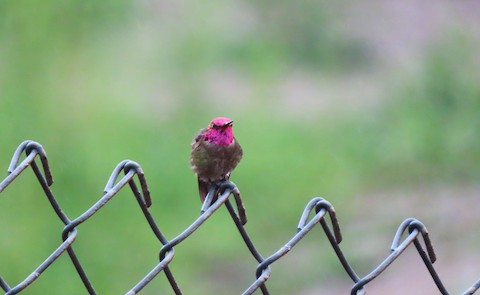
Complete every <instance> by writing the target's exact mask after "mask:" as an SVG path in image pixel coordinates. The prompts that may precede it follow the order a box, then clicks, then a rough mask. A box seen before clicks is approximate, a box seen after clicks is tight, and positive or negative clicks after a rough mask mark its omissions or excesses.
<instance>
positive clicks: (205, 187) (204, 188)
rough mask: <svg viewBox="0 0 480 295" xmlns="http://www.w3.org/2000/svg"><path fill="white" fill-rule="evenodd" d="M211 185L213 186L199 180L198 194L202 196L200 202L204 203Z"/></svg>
mask: <svg viewBox="0 0 480 295" xmlns="http://www.w3.org/2000/svg"><path fill="white" fill-rule="evenodd" d="M211 185H212V184H211V183H210V182H208V181H204V180H201V179H200V178H198V192H199V194H200V200H201V201H202V203H203V202H204V201H205V198H206V197H207V193H208V190H209V189H210V186H211Z"/></svg>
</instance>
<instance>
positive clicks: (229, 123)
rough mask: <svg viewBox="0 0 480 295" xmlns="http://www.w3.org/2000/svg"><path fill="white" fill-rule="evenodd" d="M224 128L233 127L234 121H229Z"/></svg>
mask: <svg viewBox="0 0 480 295" xmlns="http://www.w3.org/2000/svg"><path fill="white" fill-rule="evenodd" d="M223 126H225V127H227V126H233V121H229V122H227V123H225V124H223Z"/></svg>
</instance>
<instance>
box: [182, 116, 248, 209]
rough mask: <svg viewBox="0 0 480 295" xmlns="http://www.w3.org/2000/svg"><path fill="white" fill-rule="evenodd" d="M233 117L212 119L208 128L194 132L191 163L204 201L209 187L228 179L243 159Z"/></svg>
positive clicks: (201, 198)
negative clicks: (195, 133)
mask: <svg viewBox="0 0 480 295" xmlns="http://www.w3.org/2000/svg"><path fill="white" fill-rule="evenodd" d="M232 126H233V120H232V119H229V118H225V117H218V118H214V119H213V120H212V121H211V122H210V124H209V125H208V127H207V128H203V129H201V130H200V132H199V133H198V134H197V135H195V137H194V139H193V143H192V153H191V155H190V165H191V166H192V169H193V171H194V172H195V173H196V174H197V177H198V191H199V193H200V200H201V201H202V202H203V201H204V200H205V197H206V196H207V193H208V190H209V188H210V186H211V185H212V184H214V183H216V182H218V181H222V180H228V179H229V178H230V173H231V172H232V171H233V169H235V167H236V166H237V164H238V162H240V160H241V159H242V155H243V151H242V147H241V146H240V144H239V143H238V141H237V140H236V139H235V137H234V135H233V128H232Z"/></svg>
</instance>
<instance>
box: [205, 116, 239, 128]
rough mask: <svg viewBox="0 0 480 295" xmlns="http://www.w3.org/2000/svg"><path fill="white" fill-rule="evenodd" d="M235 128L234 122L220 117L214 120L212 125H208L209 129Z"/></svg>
mask: <svg viewBox="0 0 480 295" xmlns="http://www.w3.org/2000/svg"><path fill="white" fill-rule="evenodd" d="M232 126H233V120H232V119H229V118H225V117H218V118H215V119H213V120H212V122H210V124H209V125H208V129H217V130H220V129H227V128H230V129H231V128H232Z"/></svg>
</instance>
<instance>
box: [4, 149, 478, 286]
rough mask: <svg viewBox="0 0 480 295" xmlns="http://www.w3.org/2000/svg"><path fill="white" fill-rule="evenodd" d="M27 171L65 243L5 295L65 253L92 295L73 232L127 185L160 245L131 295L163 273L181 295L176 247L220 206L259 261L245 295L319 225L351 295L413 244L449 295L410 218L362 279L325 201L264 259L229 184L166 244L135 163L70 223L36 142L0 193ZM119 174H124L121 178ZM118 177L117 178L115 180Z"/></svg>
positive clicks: (313, 204) (121, 168)
mask: <svg viewBox="0 0 480 295" xmlns="http://www.w3.org/2000/svg"><path fill="white" fill-rule="evenodd" d="M23 152H25V154H26V158H25V159H24V160H23V161H21V162H20V158H21V156H22V153H23ZM36 158H40V162H41V165H42V168H43V169H40V168H39V166H38V165H37V162H36V161H35V160H36ZM29 166H31V167H32V169H33V171H34V173H35V176H36V177H37V179H38V182H39V183H40V184H41V186H42V188H43V191H44V192H45V195H46V197H47V198H48V200H49V201H50V204H51V206H52V207H53V209H54V210H55V213H56V214H57V216H58V218H60V220H61V221H62V222H63V224H65V227H64V228H63V231H62V241H63V242H62V243H61V244H60V245H59V246H58V247H57V249H56V250H55V251H53V253H51V254H50V256H48V257H47V258H46V259H45V260H44V261H43V262H42V263H41V264H40V265H39V266H38V267H37V268H36V269H35V270H34V271H33V272H32V273H31V274H30V275H29V276H27V277H26V278H25V279H24V280H23V281H21V282H20V283H17V284H16V285H14V286H10V285H9V284H8V283H7V282H6V281H5V280H4V279H3V278H2V277H1V276H0V287H1V288H2V289H3V290H4V291H5V292H6V293H5V294H8V295H10V294H17V293H20V292H22V291H23V290H25V289H26V288H27V287H28V286H30V285H31V284H33V283H34V282H35V280H36V279H37V278H38V277H39V276H40V275H41V274H42V273H43V272H44V271H45V270H46V269H47V268H48V267H50V266H51V265H52V264H53V263H55V261H56V260H57V259H58V258H59V257H60V256H61V255H64V253H65V252H67V253H68V255H69V256H70V259H71V261H72V263H73V265H74V266H75V269H76V271H77V273H78V275H79V276H80V278H81V280H82V282H83V284H84V286H85V289H86V290H87V292H88V293H89V294H96V292H95V289H94V287H93V285H92V283H91V281H90V280H89V278H88V276H87V273H86V272H85V271H84V269H83V267H82V264H81V263H80V260H79V259H78V258H77V255H76V254H75V251H74V249H73V246H72V245H73V243H74V242H75V239H76V238H77V227H78V226H79V225H81V224H82V223H83V222H85V221H86V220H88V219H89V218H90V217H92V216H93V215H94V214H96V213H98V212H99V210H100V209H102V207H103V206H104V205H105V204H106V203H107V202H109V201H110V200H111V199H112V198H113V197H114V196H115V195H116V194H117V193H118V192H119V191H120V190H122V189H123V188H124V187H125V186H126V185H127V184H128V185H129V186H130V189H131V191H132V193H133V195H134V196H135V198H136V200H137V202H138V205H139V206H140V208H141V210H142V212H143V214H144V216H145V218H146V220H147V222H148V224H149V225H150V228H151V230H152V233H153V234H154V235H155V236H156V238H157V239H158V240H159V242H160V243H161V247H160V252H159V262H158V264H157V265H156V266H155V267H154V268H153V269H152V270H151V271H150V272H149V273H148V274H146V275H145V276H144V277H143V278H142V279H141V280H140V281H139V282H138V283H137V284H136V285H135V286H133V287H132V288H131V289H130V290H129V291H128V292H127V293H126V294H129V295H131V294H137V293H139V292H140V291H141V290H142V289H143V288H144V287H145V286H146V285H148V284H149V283H150V282H151V281H152V280H153V279H154V278H155V277H156V276H157V275H158V274H159V273H161V272H163V273H164V274H165V276H166V277H167V279H168V282H169V284H170V286H171V289H172V290H173V292H174V293H175V294H182V291H181V288H180V286H179V284H178V283H177V282H176V280H175V276H174V274H173V273H172V271H171V270H170V268H169V263H170V262H171V261H172V260H173V257H174V247H175V246H176V245H178V244H180V243H182V242H184V241H185V240H187V239H188V237H189V236H190V235H191V234H193V233H194V232H195V231H196V230H197V229H198V228H200V227H201V226H202V224H203V223H204V222H205V221H207V219H208V218H210V217H211V216H212V215H213V214H214V213H215V212H216V211H217V209H218V208H220V207H221V206H222V205H225V206H226V207H227V209H228V212H229V213H230V216H231V218H232V220H233V221H234V223H235V225H236V227H237V229H238V232H239V233H240V235H241V236H242V238H243V241H244V242H245V245H246V247H248V249H249V251H250V253H251V255H252V256H253V257H254V258H255V259H256V260H257V261H258V266H257V268H256V270H255V277H256V279H255V280H254V281H253V282H252V284H251V285H250V286H246V289H245V291H244V292H243V294H244V295H247V294H253V293H254V292H255V291H257V290H258V289H260V291H261V292H262V293H263V294H269V291H268V288H267V284H266V282H267V280H268V279H269V278H270V276H271V275H272V265H273V264H274V263H275V262H276V261H278V260H279V259H281V258H282V257H283V256H285V255H286V254H287V253H288V252H289V251H290V250H292V248H293V247H295V245H297V244H298V243H299V242H300V241H301V240H302V239H303V238H304V237H305V236H307V235H308V234H309V233H310V232H311V230H312V229H313V228H314V227H315V226H316V225H318V224H320V226H321V227H322V229H323V231H324V233H325V235H326V236H327V239H328V240H329V242H330V244H331V246H332V248H333V250H334V252H335V254H336V256H337V257H338V259H339V261H340V263H341V264H342V266H343V268H344V270H345V272H346V273H347V275H348V276H349V277H350V278H351V280H352V281H353V287H352V289H351V294H352V295H354V294H365V292H366V285H367V284H368V283H369V282H371V281H372V280H374V279H375V278H377V277H379V276H380V275H381V274H382V273H383V272H384V271H385V270H386V269H387V268H388V267H389V266H390V265H391V264H392V263H393V262H394V261H395V260H396V259H397V258H398V257H399V256H400V255H402V253H403V252H404V251H405V250H406V249H407V248H408V247H409V246H411V245H412V244H413V245H414V246H415V248H416V249H417V251H418V253H419V254H420V257H421V258H422V260H423V262H424V264H425V266H426V267H427V269H428V272H429V273H430V275H431V278H432V279H433V281H434V282H435V284H436V286H437V288H438V290H439V291H440V293H441V294H449V292H448V291H447V290H446V288H445V286H444V285H443V283H442V280H441V279H440V277H439V276H438V274H437V272H436V271H435V268H434V266H433V264H434V262H435V260H436V256H435V252H434V250H433V246H432V243H431V241H430V239H429V236H428V231H427V229H426V227H425V225H423V224H422V223H421V222H420V221H418V220H416V219H414V218H408V219H406V220H405V221H403V222H402V223H401V224H400V226H399V227H398V229H397V231H396V233H395V236H394V238H393V242H392V246H391V253H390V255H388V257H386V258H385V260H383V261H382V263H380V264H379V265H378V266H377V267H376V268H375V269H374V270H372V271H371V272H370V273H369V274H367V275H365V276H363V277H360V276H359V275H358V274H357V273H356V272H355V270H354V269H353V268H352V267H351V266H350V264H349V262H348V260H347V259H346V257H345V255H344V254H343V252H342V249H341V248H340V242H341V241H342V235H341V231H340V226H339V224H338V221H337V218H336V215H335V210H334V208H333V206H332V205H331V204H330V203H329V202H328V201H326V200H325V199H323V198H320V197H317V198H314V199H312V200H311V201H310V202H308V204H307V205H306V207H305V209H304V210H303V213H302V215H301V217H300V221H299V223H298V227H297V229H298V230H297V233H296V234H295V235H294V236H293V237H292V238H291V239H290V240H289V241H288V242H287V243H286V244H285V245H283V246H282V247H281V248H280V249H279V250H278V251H277V252H275V253H273V254H272V255H270V256H268V257H266V258H265V257H263V256H262V255H261V254H260V253H259V252H258V251H257V249H256V248H255V245H254V243H253V241H252V240H251V239H250V237H249V235H248V233H247V231H246V229H245V227H244V225H245V224H246V221H247V219H246V215H245V209H244V206H243V202H242V200H241V197H240V191H239V190H238V188H237V186H236V185H235V184H234V183H232V182H230V181H226V182H222V183H218V184H216V185H214V186H212V187H211V188H210V191H209V193H208V195H207V197H206V199H205V202H204V204H203V206H202V209H201V215H200V216H199V217H198V218H197V219H196V220H195V221H194V222H193V223H192V224H191V225H190V226H188V227H187V228H186V229H185V230H184V231H183V232H182V233H180V234H179V235H178V236H176V237H174V238H172V239H170V240H168V239H167V238H166V237H165V236H164V235H163V234H162V232H161V231H160V229H159V227H158V226H157V224H156V222H155V219H154V218H153V217H152V215H151V214H150V211H149V209H148V208H149V207H150V205H151V204H152V201H151V199H150V193H149V190H148V185H147V182H146V180H145V176H144V173H143V170H142V168H141V167H140V165H139V164H137V163H135V162H133V161H129V160H125V161H122V162H121V163H120V164H118V165H117V167H116V168H115V169H114V170H113V172H112V174H111V176H110V178H109V179H108V182H107V185H106V186H105V190H104V195H103V196H102V197H101V198H100V199H99V200H98V201H97V202H96V203H95V204H94V205H93V206H91V207H90V208H89V209H88V210H87V211H85V212H84V213H82V214H81V215H80V216H78V217H76V218H74V219H73V220H71V219H70V218H68V217H67V215H66V214H65V213H64V212H63V210H62V209H61V208H60V206H59V204H58V202H57V201H56V199H55V196H54V195H53V193H52V191H51V189H50V186H51V185H52V184H53V177H52V174H51V172H50V168H49V163H48V159H47V155H46V152H45V150H44V149H43V147H42V146H41V145H40V144H39V143H37V142H34V141H29V140H27V141H24V142H23V143H21V144H20V145H19V146H18V148H17V149H16V151H15V153H14V155H13V157H12V160H11V162H10V166H9V167H8V176H7V177H6V178H5V179H4V180H3V181H2V182H1V183H0V193H1V192H3V191H4V190H5V188H6V187H7V186H8V185H10V184H11V183H12V182H13V181H14V180H15V179H16V178H17V177H18V176H19V175H20V174H21V173H22V172H23V171H24V170H25V169H27V168H28V167H29ZM122 172H123V174H124V175H123V176H122V177H120V174H121V173H122ZM118 178H120V179H119V180H118ZM136 179H137V181H136ZM117 180H118V181H117ZM137 183H139V185H138V184H137ZM230 196H233V197H234V200H235V203H236V208H235V207H234V206H233V205H232V203H231V202H230V199H229V198H230ZM327 216H328V217H329V221H327V219H328V218H327ZM421 240H423V243H422V242H421ZM0 255H8V253H0ZM478 289H480V280H478V281H477V282H475V283H474V284H473V285H472V286H471V287H469V288H468V289H467V290H466V291H465V292H464V293H463V294H464V295H467V294H474V293H475V292H476V291H477V290H478Z"/></svg>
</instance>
